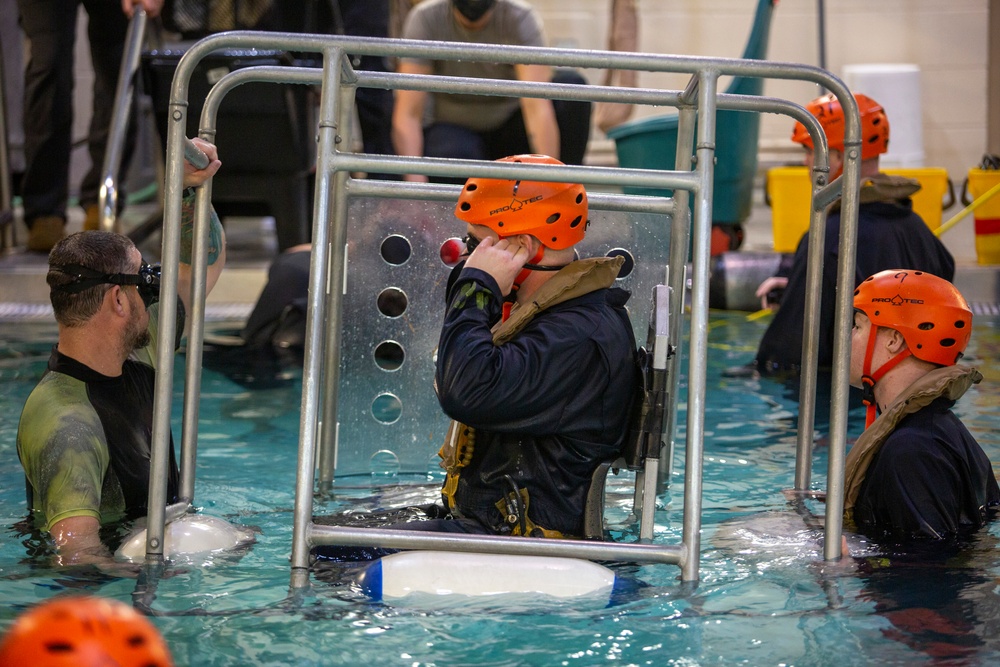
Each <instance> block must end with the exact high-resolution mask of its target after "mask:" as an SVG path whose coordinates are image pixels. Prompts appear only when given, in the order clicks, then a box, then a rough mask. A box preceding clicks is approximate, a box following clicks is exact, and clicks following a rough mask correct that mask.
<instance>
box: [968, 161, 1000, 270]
mask: <svg viewBox="0 0 1000 667" xmlns="http://www.w3.org/2000/svg"><path fill="white" fill-rule="evenodd" d="M998 183H1000V171H997V170H994V169H970V170H969V185H968V187H969V194H970V195H971V196H972V198H973V200H975V199H978V198H979V197H981V196H983V195H984V194H986V193H987V192H988V191H989V190H990V189H991V188H993V187H994V186H996V185H997V184H998ZM972 214H973V215H974V216H975V218H976V258H977V260H978V261H979V263H980V264H1000V194H997V195H994V196H993V197H991V198H990V199H989V200H987V201H986V202H983V204H981V205H980V206H979V207H978V208H976V210H975V211H973V213H972Z"/></svg>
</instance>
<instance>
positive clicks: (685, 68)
mask: <svg viewBox="0 0 1000 667" xmlns="http://www.w3.org/2000/svg"><path fill="white" fill-rule="evenodd" d="M334 46H339V47H340V48H342V49H343V50H344V51H346V52H348V53H351V54H355V55H371V56H393V57H412V58H421V59H427V60H436V59H439V60H484V61H489V62H496V63H506V64H538V65H552V66H565V65H570V66H574V67H578V68H593V69H634V70H642V71H649V72H675V73H688V74H691V73H695V72H699V71H703V70H706V69H715V70H717V71H718V72H719V73H720V75H722V76H727V75H733V76H736V75H739V76H755V77H762V78H771V79H791V80H804V81H811V82H814V83H818V84H821V85H823V84H826V83H833V84H834V87H838V86H839V87H842V86H843V83H842V82H840V81H839V79H837V78H836V77H835V76H834V75H833V74H831V73H830V72H828V71H826V70H825V69H822V68H820V67H816V66H813V65H804V64H801V63H789V62H776V61H767V60H742V59H735V58H710V57H704V56H683V55H663V54H651V53H634V52H624V51H596V50H589V49H565V48H549V47H537V46H510V45H498V44H468V43H461V42H430V41H421V40H406V39H393V40H385V39H380V38H375V37H354V36H347V35H305V34H298V33H283V32H260V31H230V32H225V33H218V34H216V35H210V36H209V37H206V38H204V39H202V40H200V41H199V42H197V43H196V44H194V46H192V47H191V49H189V51H188V53H187V54H185V56H187V55H190V56H191V58H192V59H193V60H195V61H197V60H200V59H201V58H203V57H204V56H205V55H207V54H209V53H211V52H212V51H216V50H219V49H226V48H258V49H278V50H290V51H304V52H316V53H318V52H323V51H325V50H326V49H327V48H330V47H334ZM360 78H361V76H360V75H359V80H360ZM546 85H548V84H546ZM186 87H187V86H186V82H185V85H184V88H185V89H186ZM623 92H624V91H623Z"/></svg>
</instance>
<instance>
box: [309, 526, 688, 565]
mask: <svg viewBox="0 0 1000 667" xmlns="http://www.w3.org/2000/svg"><path fill="white" fill-rule="evenodd" d="M309 537H310V540H311V542H312V543H313V544H322V545H336V546H366V547H379V546H382V547H388V548H392V549H431V550H435V549H436V550H442V551H459V552H463V553H495V554H504V555H525V554H527V555H532V556H552V557H562V558H582V559H586V560H595V561H600V560H622V561H635V562H645V563H666V564H673V565H676V564H678V563H680V562H681V559H682V557H683V553H682V550H681V547H678V546H670V545H653V544H623V543H620V542H594V541H589V540H540V539H538V538H531V537H508V536H498V535H456V534H455V533H431V532H423V531H415V530H385V529H378V528H353V527H347V526H320V525H316V524H313V525H312V526H311V528H310V536H309Z"/></svg>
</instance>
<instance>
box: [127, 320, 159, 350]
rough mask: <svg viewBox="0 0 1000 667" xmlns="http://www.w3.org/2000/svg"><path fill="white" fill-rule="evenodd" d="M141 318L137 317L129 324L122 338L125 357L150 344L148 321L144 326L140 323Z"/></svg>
mask: <svg viewBox="0 0 1000 667" xmlns="http://www.w3.org/2000/svg"><path fill="white" fill-rule="evenodd" d="M142 320H143V318H142V316H137V317H134V318H133V319H132V322H131V323H130V324H129V326H128V329H126V330H125V334H124V336H123V338H122V347H123V348H124V350H123V351H124V352H125V354H126V356H127V355H129V354H131V353H132V352H135V351H136V350H141V349H142V348H144V347H146V346H147V345H149V344H150V342H152V340H153V337H152V336H151V335H150V333H149V327H148V322H149V321H148V320H147V321H146V324H145V325H144V324H143V322H142Z"/></svg>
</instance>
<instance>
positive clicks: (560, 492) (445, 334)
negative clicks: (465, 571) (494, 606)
mask: <svg viewBox="0 0 1000 667" xmlns="http://www.w3.org/2000/svg"><path fill="white" fill-rule="evenodd" d="M470 285H471V286H472V287H473V288H474V289H473V290H472V293H471V294H468V292H469V291H470V290H469V286H470ZM463 291H464V292H465V293H466V294H467V296H465V297H463V296H456V295H458V294H459V293H460V292H463ZM449 294H451V295H452V297H453V298H452V299H451V304H450V306H449V308H448V311H447V313H446V315H445V322H444V327H443V329H442V331H441V339H440V342H439V345H438V358H437V373H436V383H437V391H438V397H439V400H440V402H441V407H442V408H443V409H444V411H445V413H446V414H447V415H448V416H449V417H451V418H453V419H455V420H457V421H460V422H462V423H464V424H467V425H469V426H472V427H474V428H475V429H476V431H475V446H474V447H475V448H474V454H473V457H472V460H471V462H470V463H469V465H468V466H467V467H465V468H463V469H462V473H461V477H460V479H459V486H458V490H457V493H456V502H457V506H458V510H459V511H460V513H461V514H462V515H463V516H466V517H470V518H474V519H477V520H478V521H479V522H481V523H483V524H485V525H486V526H488V527H489V528H491V529H492V530H494V531H495V532H503V528H504V527H503V516H502V515H501V513H500V511H499V510H498V509H497V508H496V507H495V504H496V502H497V501H499V500H500V499H501V498H502V497H503V496H504V495H505V494H506V493H507V492H508V491H510V483H509V482H508V481H507V480H506V478H505V476H510V478H511V480H512V481H513V482H514V484H515V485H517V486H518V487H520V488H525V489H527V490H528V494H529V508H528V512H527V514H528V517H529V518H530V519H531V521H532V522H534V523H535V524H537V525H539V526H541V527H544V528H546V529H550V530H558V531H561V532H563V533H565V534H567V535H577V536H579V535H581V533H582V521H583V509H584V503H585V498H586V492H587V489H588V487H589V484H590V477H591V474H592V473H593V471H594V469H595V468H596V467H597V465H598V464H599V463H600V462H601V461H605V460H608V459H610V458H613V457H614V456H615V455H617V454H618V452H619V451H620V449H621V447H622V444H623V442H624V438H625V432H626V424H627V418H628V413H629V408H630V405H631V403H632V396H633V393H634V391H635V386H636V370H635V364H634V359H635V340H634V337H633V334H632V327H631V324H630V323H629V319H628V313H627V312H626V310H625V307H624V305H625V302H626V300H627V299H628V296H629V295H628V293H627V292H625V291H623V290H621V289H617V288H608V289H599V290H597V291H594V292H591V293H589V294H585V295H584V296H581V297H577V298H575V299H571V300H569V301H565V302H563V303H560V304H557V305H554V306H552V307H550V308H548V309H546V310H544V311H542V312H541V313H539V314H538V315H537V316H535V318H534V319H533V320H531V321H530V322H529V323H528V324H527V326H526V327H525V328H524V329H522V330H521V331H520V332H519V333H518V334H517V335H515V336H514V338H513V339H511V340H510V341H508V342H507V343H505V344H503V345H501V346H496V345H494V343H493V337H492V334H491V332H490V327H491V326H492V325H493V324H495V323H496V322H497V321H499V319H500V316H501V306H502V297H501V293H500V290H499V288H498V286H497V284H496V282H495V281H494V280H493V278H492V277H491V276H489V275H488V274H486V273H484V272H482V271H479V270H477V269H464V270H463V271H462V273H461V275H460V276H459V278H458V280H457V281H456V282H455V284H454V285H453V286H452V288H451V289H450V290H449Z"/></svg>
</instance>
